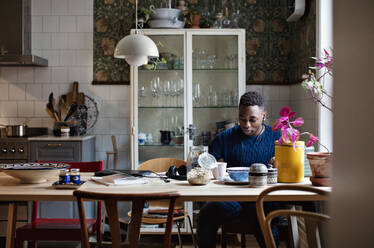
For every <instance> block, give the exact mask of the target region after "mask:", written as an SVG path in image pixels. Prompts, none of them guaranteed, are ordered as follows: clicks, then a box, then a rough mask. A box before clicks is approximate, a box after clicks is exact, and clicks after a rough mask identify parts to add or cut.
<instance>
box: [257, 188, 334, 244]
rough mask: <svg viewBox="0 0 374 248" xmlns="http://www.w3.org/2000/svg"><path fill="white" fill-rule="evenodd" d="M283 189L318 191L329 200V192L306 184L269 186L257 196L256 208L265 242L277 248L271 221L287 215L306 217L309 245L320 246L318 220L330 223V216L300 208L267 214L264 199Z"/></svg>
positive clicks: (317, 192) (322, 197)
mask: <svg viewBox="0 0 374 248" xmlns="http://www.w3.org/2000/svg"><path fill="white" fill-rule="evenodd" d="M281 190H294V191H305V192H311V193H316V194H318V195H319V196H321V199H324V200H327V199H328V196H329V194H330V193H329V192H327V191H324V190H321V189H318V188H314V187H310V186H304V185H277V186H273V187H269V188H267V189H265V190H263V191H262V192H261V193H260V195H259V196H258V197H257V201H256V210H257V217H258V221H259V223H260V227H261V230H262V233H263V235H264V239H265V244H266V247H268V248H275V247H276V244H275V241H274V237H273V233H272V231H271V221H272V220H273V219H274V218H276V217H279V216H286V217H303V218H304V219H305V225H306V230H307V239H308V244H309V245H312V246H309V247H319V245H320V242H319V234H318V225H317V222H324V223H328V222H329V221H330V217H329V216H327V215H325V214H320V213H314V212H308V211H300V210H285V209H281V210H274V211H272V212H270V213H268V214H267V215H266V216H265V211H264V200H265V199H266V197H267V196H269V194H270V193H272V192H274V191H281Z"/></svg>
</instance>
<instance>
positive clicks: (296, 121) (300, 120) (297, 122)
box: [292, 117, 304, 127]
mask: <svg viewBox="0 0 374 248" xmlns="http://www.w3.org/2000/svg"><path fill="white" fill-rule="evenodd" d="M292 124H293V125H294V126H295V127H300V126H301V125H303V124H304V119H303V118H301V117H299V118H297V119H296V120H294V121H293V122H292Z"/></svg>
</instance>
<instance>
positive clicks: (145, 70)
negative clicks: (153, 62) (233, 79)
mask: <svg viewBox="0 0 374 248" xmlns="http://www.w3.org/2000/svg"><path fill="white" fill-rule="evenodd" d="M139 71H141V72H183V71H184V70H183V69H156V70H152V69H139ZM193 71H204V72H207V71H215V72H217V71H232V72H237V71H238V68H213V69H209V68H207V69H193Z"/></svg>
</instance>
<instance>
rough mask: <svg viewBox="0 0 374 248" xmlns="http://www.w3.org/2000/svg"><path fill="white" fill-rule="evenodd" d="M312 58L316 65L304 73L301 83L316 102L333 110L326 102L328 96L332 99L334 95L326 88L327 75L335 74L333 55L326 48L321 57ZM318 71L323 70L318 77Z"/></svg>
mask: <svg viewBox="0 0 374 248" xmlns="http://www.w3.org/2000/svg"><path fill="white" fill-rule="evenodd" d="M312 59H314V60H315V61H316V63H315V64H314V66H311V67H309V69H310V70H309V71H308V73H307V74H303V76H302V78H303V79H304V80H303V82H302V83H301V86H302V87H303V88H304V89H305V90H306V91H308V92H309V94H310V95H311V96H312V97H313V100H314V101H315V102H317V103H319V104H320V105H321V106H322V107H324V108H326V109H328V110H330V111H331V112H333V110H332V108H331V107H330V106H328V104H327V103H326V98H328V99H330V100H332V96H331V95H330V94H329V93H328V92H327V90H326V88H325V78H326V77H327V76H331V77H332V76H333V74H332V65H333V57H332V55H331V54H330V53H329V52H328V51H327V50H326V49H324V50H323V55H322V56H321V57H320V58H315V57H312ZM317 71H322V72H321V75H320V76H319V77H318V78H317V77H316V72H317Z"/></svg>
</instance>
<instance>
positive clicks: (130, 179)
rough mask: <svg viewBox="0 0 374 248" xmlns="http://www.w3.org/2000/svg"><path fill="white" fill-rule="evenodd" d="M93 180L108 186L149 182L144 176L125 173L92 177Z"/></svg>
mask: <svg viewBox="0 0 374 248" xmlns="http://www.w3.org/2000/svg"><path fill="white" fill-rule="evenodd" d="M91 180H92V181H95V182H97V183H101V184H104V185H107V186H112V185H113V186H115V185H128V184H144V183H147V181H146V180H144V179H142V178H139V177H134V176H128V175H123V174H114V175H109V176H103V177H91Z"/></svg>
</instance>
